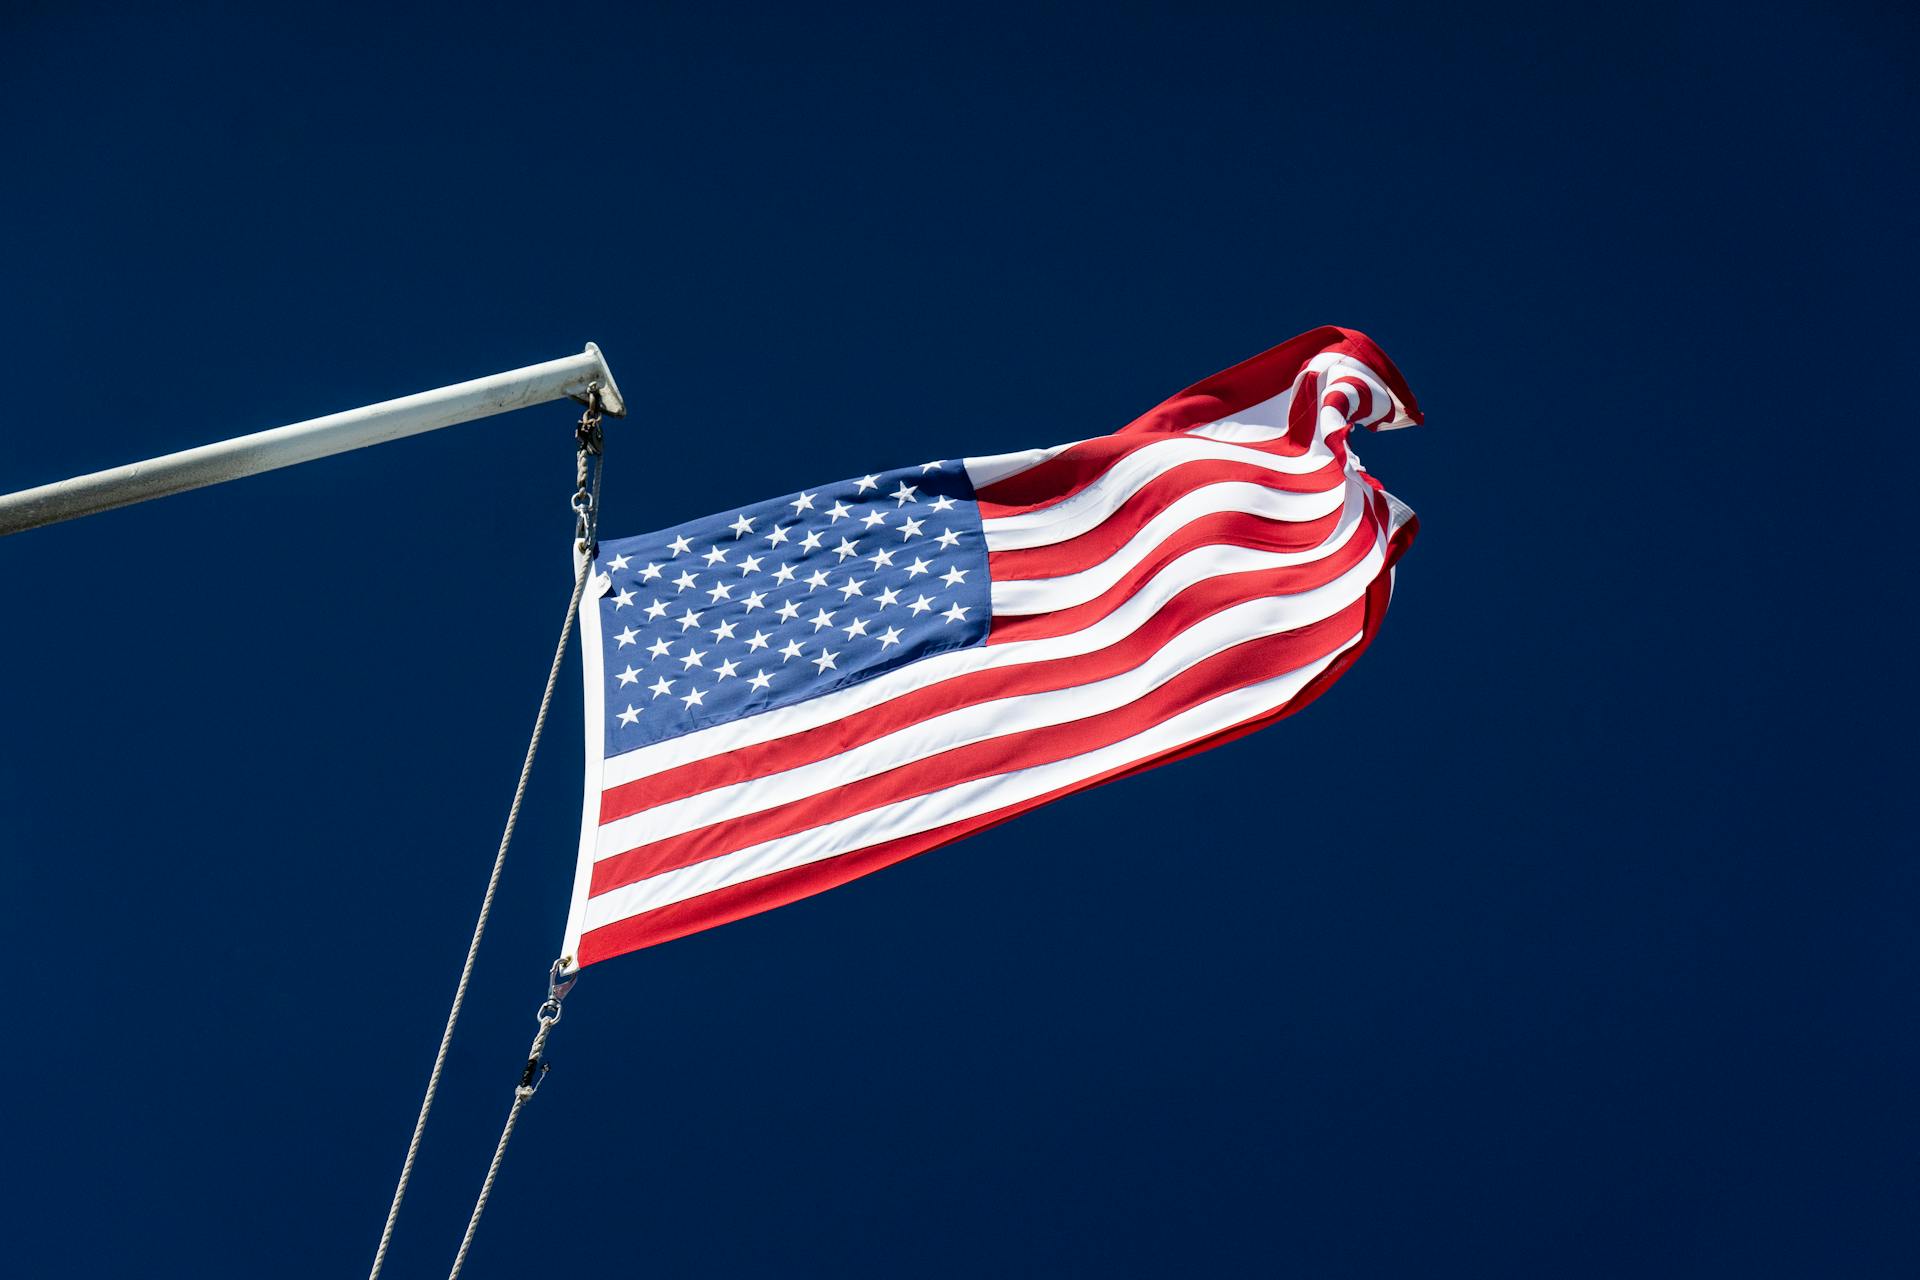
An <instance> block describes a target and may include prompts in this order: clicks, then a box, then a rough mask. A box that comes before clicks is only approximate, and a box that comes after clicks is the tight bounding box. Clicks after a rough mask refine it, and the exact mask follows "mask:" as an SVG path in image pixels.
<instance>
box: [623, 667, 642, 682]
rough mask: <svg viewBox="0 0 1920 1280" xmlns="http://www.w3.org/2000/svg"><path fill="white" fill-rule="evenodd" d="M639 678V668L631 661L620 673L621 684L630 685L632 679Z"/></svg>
mask: <svg viewBox="0 0 1920 1280" xmlns="http://www.w3.org/2000/svg"><path fill="white" fill-rule="evenodd" d="M639 678H640V670H639V668H637V667H635V666H633V665H632V664H631V663H629V664H628V665H627V669H626V670H625V671H622V672H621V673H620V683H621V684H622V685H623V686H624V685H630V684H632V683H633V682H634V681H636V680H638V679H639Z"/></svg>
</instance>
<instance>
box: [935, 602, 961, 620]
mask: <svg viewBox="0 0 1920 1280" xmlns="http://www.w3.org/2000/svg"><path fill="white" fill-rule="evenodd" d="M940 616H941V617H943V618H945V619H946V620H947V621H948V622H965V621H966V620H967V606H965V605H963V604H957V605H955V606H953V608H951V609H949V610H947V611H946V612H945V613H943V614H941V615H940Z"/></svg>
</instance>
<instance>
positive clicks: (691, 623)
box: [680, 609, 700, 631]
mask: <svg viewBox="0 0 1920 1280" xmlns="http://www.w3.org/2000/svg"><path fill="white" fill-rule="evenodd" d="M699 625H700V615H699V614H697V613H695V612H694V611H693V610H691V609H689V610H687V611H686V612H685V613H683V614H681V615H680V629H681V630H682V631H686V630H688V629H689V628H692V627H697V626H699Z"/></svg>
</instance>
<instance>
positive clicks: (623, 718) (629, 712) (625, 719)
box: [620, 702, 640, 724]
mask: <svg viewBox="0 0 1920 1280" xmlns="http://www.w3.org/2000/svg"><path fill="white" fill-rule="evenodd" d="M639 722H640V712H639V709H638V708H636V707H635V706H634V705H633V704H632V703H631V702H629V703H628V704H627V709H626V710H625V711H622V712H621V713H620V723H621V724H638V723H639Z"/></svg>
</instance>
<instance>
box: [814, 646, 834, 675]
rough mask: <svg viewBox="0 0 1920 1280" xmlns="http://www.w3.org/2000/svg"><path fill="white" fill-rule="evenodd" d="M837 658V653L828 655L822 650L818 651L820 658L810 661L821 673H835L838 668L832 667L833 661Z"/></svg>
mask: <svg viewBox="0 0 1920 1280" xmlns="http://www.w3.org/2000/svg"><path fill="white" fill-rule="evenodd" d="M839 656H840V655H839V654H837V653H828V652H827V651H826V650H825V649H822V650H821V651H820V656H819V657H817V658H814V659H813V660H812V661H813V665H814V666H816V667H818V668H820V670H821V671H823V672H825V671H836V670H838V669H839V668H837V667H835V666H834V665H833V660H834V659H835V658H837V657H839Z"/></svg>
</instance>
